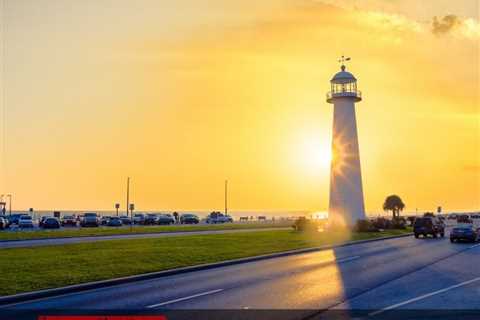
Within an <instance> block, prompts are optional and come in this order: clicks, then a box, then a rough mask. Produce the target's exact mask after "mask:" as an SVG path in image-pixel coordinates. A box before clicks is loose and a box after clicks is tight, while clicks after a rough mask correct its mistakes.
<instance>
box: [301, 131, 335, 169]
mask: <svg viewBox="0 0 480 320" xmlns="http://www.w3.org/2000/svg"><path fill="white" fill-rule="evenodd" d="M325 140H326V139H325ZM301 154H302V159H303V161H302V162H303V164H304V165H305V166H306V167H307V168H308V169H312V170H325V169H329V168H330V163H331V161H332V152H331V146H330V144H329V143H327V142H326V141H323V140H322V139H319V138H318V137H312V138H309V139H305V140H304V141H303V145H302V151H301Z"/></svg>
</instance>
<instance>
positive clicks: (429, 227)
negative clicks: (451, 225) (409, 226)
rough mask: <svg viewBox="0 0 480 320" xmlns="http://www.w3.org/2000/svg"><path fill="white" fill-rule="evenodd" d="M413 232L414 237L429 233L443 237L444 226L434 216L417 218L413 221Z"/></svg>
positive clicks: (425, 235)
mask: <svg viewBox="0 0 480 320" xmlns="http://www.w3.org/2000/svg"><path fill="white" fill-rule="evenodd" d="M413 233H414V235H415V238H418V237H419V236H420V235H423V236H424V237H427V236H428V235H431V236H432V237H434V238H436V237H438V236H441V237H444V236H445V226H444V224H443V223H442V222H441V221H440V220H438V219H437V218H435V217H423V218H417V219H415V222H414V223H413Z"/></svg>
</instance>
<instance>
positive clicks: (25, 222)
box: [18, 215, 33, 228]
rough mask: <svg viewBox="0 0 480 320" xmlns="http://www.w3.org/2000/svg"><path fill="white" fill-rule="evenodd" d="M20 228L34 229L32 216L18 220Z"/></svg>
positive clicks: (25, 216)
mask: <svg viewBox="0 0 480 320" xmlns="http://www.w3.org/2000/svg"><path fill="white" fill-rule="evenodd" d="M18 226H19V227H20V228H33V219H32V217H30V216H27V215H24V216H21V217H20V218H19V219H18Z"/></svg>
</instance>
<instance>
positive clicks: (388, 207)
mask: <svg viewBox="0 0 480 320" xmlns="http://www.w3.org/2000/svg"><path fill="white" fill-rule="evenodd" d="M403 208H405V204H404V203H403V201H402V199H401V198H400V197H399V196H397V195H396V194H393V195H391V196H388V197H387V198H386V199H385V203H384V204H383V210H385V211H392V214H393V219H395V218H398V217H400V211H402V210H403Z"/></svg>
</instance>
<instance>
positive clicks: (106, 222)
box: [100, 216, 111, 226]
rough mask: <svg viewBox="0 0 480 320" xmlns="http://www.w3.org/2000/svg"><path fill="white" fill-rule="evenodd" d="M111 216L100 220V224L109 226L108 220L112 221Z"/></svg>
mask: <svg viewBox="0 0 480 320" xmlns="http://www.w3.org/2000/svg"><path fill="white" fill-rule="evenodd" d="M110 218H111V217H110V216H103V217H102V218H101V219H100V224H101V225H102V226H106V225H107V224H108V220H110Z"/></svg>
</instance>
